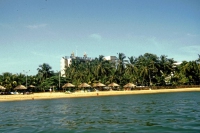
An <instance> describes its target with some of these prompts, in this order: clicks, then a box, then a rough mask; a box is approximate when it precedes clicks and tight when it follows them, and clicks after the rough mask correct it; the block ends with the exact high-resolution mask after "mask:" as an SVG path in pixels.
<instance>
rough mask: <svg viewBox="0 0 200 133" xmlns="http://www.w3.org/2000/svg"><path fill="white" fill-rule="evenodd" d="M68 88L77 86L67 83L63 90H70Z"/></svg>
mask: <svg viewBox="0 0 200 133" xmlns="http://www.w3.org/2000/svg"><path fill="white" fill-rule="evenodd" d="M68 87H75V85H73V84H71V83H66V84H64V85H63V86H62V88H68Z"/></svg>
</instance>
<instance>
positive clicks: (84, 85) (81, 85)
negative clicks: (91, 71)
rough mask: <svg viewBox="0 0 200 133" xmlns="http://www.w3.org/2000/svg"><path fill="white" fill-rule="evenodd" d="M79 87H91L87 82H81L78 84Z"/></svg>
mask: <svg viewBox="0 0 200 133" xmlns="http://www.w3.org/2000/svg"><path fill="white" fill-rule="evenodd" d="M78 87H79V88H89V87H91V86H90V85H89V84H87V83H82V84H80V85H79V86H78ZM84 92H85V89H84Z"/></svg>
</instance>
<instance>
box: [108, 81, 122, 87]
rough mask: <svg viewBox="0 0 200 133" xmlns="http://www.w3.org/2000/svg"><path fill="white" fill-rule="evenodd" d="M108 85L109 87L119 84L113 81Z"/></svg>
mask: <svg viewBox="0 0 200 133" xmlns="http://www.w3.org/2000/svg"><path fill="white" fill-rule="evenodd" d="M108 86H109V87H118V86H119V85H118V84H117V83H114V82H113V83H111V84H109V85H108Z"/></svg>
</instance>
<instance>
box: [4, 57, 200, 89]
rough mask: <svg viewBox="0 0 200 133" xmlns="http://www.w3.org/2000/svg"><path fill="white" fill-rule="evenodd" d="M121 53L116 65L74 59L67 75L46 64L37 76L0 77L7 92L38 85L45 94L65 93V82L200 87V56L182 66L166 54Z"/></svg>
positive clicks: (12, 75) (10, 75) (10, 74)
mask: <svg viewBox="0 0 200 133" xmlns="http://www.w3.org/2000/svg"><path fill="white" fill-rule="evenodd" d="M125 59H126V56H125V55H124V54H123V53H118V60H115V61H114V62H111V61H108V60H105V59H104V56H103V55H99V57H98V58H95V59H94V60H83V59H79V58H75V59H72V62H71V65H70V67H66V68H65V75H60V72H54V71H53V70H52V67H51V66H50V65H49V64H47V63H43V64H42V65H39V67H38V68H37V71H38V72H37V74H36V75H31V76H27V75H25V74H22V73H20V74H12V73H9V72H5V73H3V74H1V75H0V85H2V86H4V87H5V88H7V89H6V91H13V88H14V87H16V86H17V85H26V84H27V86H30V85H33V86H36V88H37V91H44V90H47V89H49V88H50V87H54V88H56V89H57V90H62V86H63V85H64V84H65V83H68V82H70V83H72V84H74V85H76V86H78V85H79V84H80V83H84V82H86V83H88V84H90V85H92V84H93V83H97V82H101V83H104V84H106V85H108V84H110V83H112V82H115V83H118V84H119V85H120V86H121V87H122V86H123V85H125V84H127V83H134V84H135V85H137V86H169V85H171V86H179V85H199V84H200V56H199V58H198V59H197V60H194V61H183V62H182V63H181V64H179V65H175V63H177V62H176V61H175V60H174V59H173V58H172V59H169V58H167V56H166V55H161V56H160V57H158V56H157V55H155V54H151V53H145V54H144V55H140V56H138V57H134V56H131V57H128V63H127V62H126V61H125Z"/></svg>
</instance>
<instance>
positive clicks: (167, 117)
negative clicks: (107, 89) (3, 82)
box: [0, 92, 200, 133]
mask: <svg viewBox="0 0 200 133" xmlns="http://www.w3.org/2000/svg"><path fill="white" fill-rule="evenodd" d="M29 132H30V133H93V132H95V133H129V132H130V133H132V132H136V133H137V132H148V133H149V132H156V133H157V132H169V133H174V132H181V133H182V132H183V133H184V132H185V133H188V132H192V133H193V132H194V133H195V132H196V133H198V132H200V92H178V93H160V94H139V95H120V96H97V97H87V98H65V99H49V100H30V101H10V102H0V133H29Z"/></svg>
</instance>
